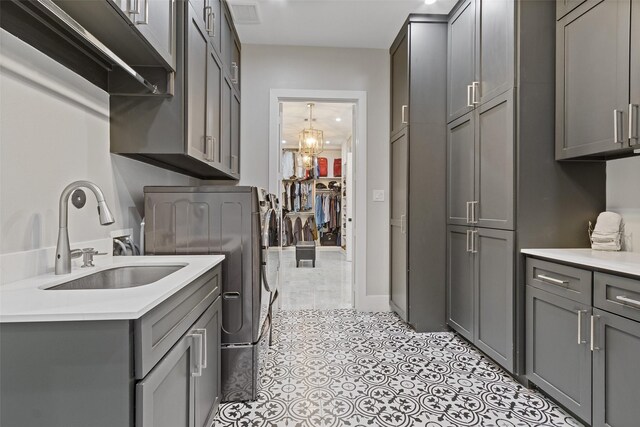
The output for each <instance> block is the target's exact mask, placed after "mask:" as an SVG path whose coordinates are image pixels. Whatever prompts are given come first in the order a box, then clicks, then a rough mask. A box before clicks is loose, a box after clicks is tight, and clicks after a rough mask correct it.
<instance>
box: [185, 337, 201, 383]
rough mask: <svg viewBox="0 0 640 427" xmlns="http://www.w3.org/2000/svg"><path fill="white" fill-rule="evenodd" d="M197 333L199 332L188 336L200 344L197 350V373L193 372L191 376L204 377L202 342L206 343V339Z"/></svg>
mask: <svg viewBox="0 0 640 427" xmlns="http://www.w3.org/2000/svg"><path fill="white" fill-rule="evenodd" d="M196 331H197V330H194V331H193V332H192V333H190V334H189V335H188V336H189V337H190V338H191V339H193V340H194V341H196V342H197V344H198V348H197V350H196V354H197V355H198V359H197V361H196V371H195V372H191V376H192V377H201V376H202V342H203V341H204V337H203V336H202V334H201V333H199V332H196Z"/></svg>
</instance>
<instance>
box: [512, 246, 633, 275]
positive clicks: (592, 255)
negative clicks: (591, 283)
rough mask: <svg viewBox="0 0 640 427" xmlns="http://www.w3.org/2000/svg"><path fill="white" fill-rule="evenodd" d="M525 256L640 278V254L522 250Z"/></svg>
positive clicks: (591, 250) (573, 250) (581, 250)
mask: <svg viewBox="0 0 640 427" xmlns="http://www.w3.org/2000/svg"><path fill="white" fill-rule="evenodd" d="M520 252H521V253H522V254H524V255H528V256H532V257H537V258H543V259H545V260H549V261H556V262H561V263H568V264H572V265H576V266H581V267H584V268H590V269H594V270H598V271H603V272H608V273H611V274H621V275H627V276H633V277H635V278H640V253H637V252H624V251H619V252H614V251H611V252H610V251H596V250H593V249H588V248H586V249H585V248H582V249H522V250H521V251H520Z"/></svg>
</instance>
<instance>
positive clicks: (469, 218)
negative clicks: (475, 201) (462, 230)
mask: <svg viewBox="0 0 640 427" xmlns="http://www.w3.org/2000/svg"><path fill="white" fill-rule="evenodd" d="M471 203H472V202H467V224H471V214H470V213H469V212H470V207H471Z"/></svg>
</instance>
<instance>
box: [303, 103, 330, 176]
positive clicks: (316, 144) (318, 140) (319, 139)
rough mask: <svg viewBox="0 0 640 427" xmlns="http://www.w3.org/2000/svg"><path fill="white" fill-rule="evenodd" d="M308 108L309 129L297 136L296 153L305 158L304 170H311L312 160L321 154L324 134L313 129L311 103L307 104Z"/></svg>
mask: <svg viewBox="0 0 640 427" xmlns="http://www.w3.org/2000/svg"><path fill="white" fill-rule="evenodd" d="M307 107H308V108H309V128H305V129H302V131H301V132H300V134H299V136H298V152H299V153H300V154H301V155H302V157H303V158H305V162H304V163H305V168H306V169H311V167H312V165H313V158H314V157H316V156H317V155H318V154H320V153H322V150H323V149H324V132H322V131H321V130H320V129H314V128H313V107H314V104H313V103H309V104H307Z"/></svg>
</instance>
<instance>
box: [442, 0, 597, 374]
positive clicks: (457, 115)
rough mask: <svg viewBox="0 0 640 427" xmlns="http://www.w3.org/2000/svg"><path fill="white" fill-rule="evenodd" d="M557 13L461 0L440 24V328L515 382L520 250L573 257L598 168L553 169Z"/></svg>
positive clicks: (546, 7)
mask: <svg viewBox="0 0 640 427" xmlns="http://www.w3.org/2000/svg"><path fill="white" fill-rule="evenodd" d="M555 16H556V2H555V1H553V0H542V1H535V2H532V1H524V0H520V1H511V0H504V1H502V0H500V1H498V0H465V1H461V2H459V3H458V5H457V7H456V8H454V10H453V11H452V13H451V14H450V16H449V25H448V26H449V30H448V34H449V35H448V40H449V43H448V61H447V62H448V64H449V69H448V76H449V77H448V82H447V88H448V95H447V98H448V102H447V117H448V125H447V157H446V162H447V184H446V188H447V197H446V204H447V223H448V238H447V242H448V243H447V323H448V324H449V326H450V327H452V328H453V329H454V330H456V331H458V332H459V333H460V334H461V335H462V336H464V337H465V338H467V339H468V340H469V341H471V342H472V343H473V344H475V345H476V346H477V347H478V348H479V349H480V350H482V351H483V352H484V353H485V354H487V355H488V356H490V357H491V358H492V359H493V360H495V361H496V362H498V363H499V364H500V365H502V366H503V367H504V368H506V369H507V370H508V371H510V372H512V373H516V374H517V373H522V372H523V370H524V284H523V283H524V282H523V278H524V263H523V259H522V257H521V256H520V255H519V250H520V248H523V247H549V246H556V247H566V246H573V247H581V246H586V245H587V244H588V237H587V233H586V227H587V223H588V221H589V220H593V219H595V218H596V216H597V214H598V213H599V212H600V211H602V210H604V207H605V186H604V184H605V181H604V179H605V169H604V165H603V164H597V163H589V164H587V163H583V164H560V163H557V162H555V161H554V159H555V155H554V86H555V79H554V72H555V68H554V61H553V57H550V56H549V52H553V50H554V43H555Z"/></svg>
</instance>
